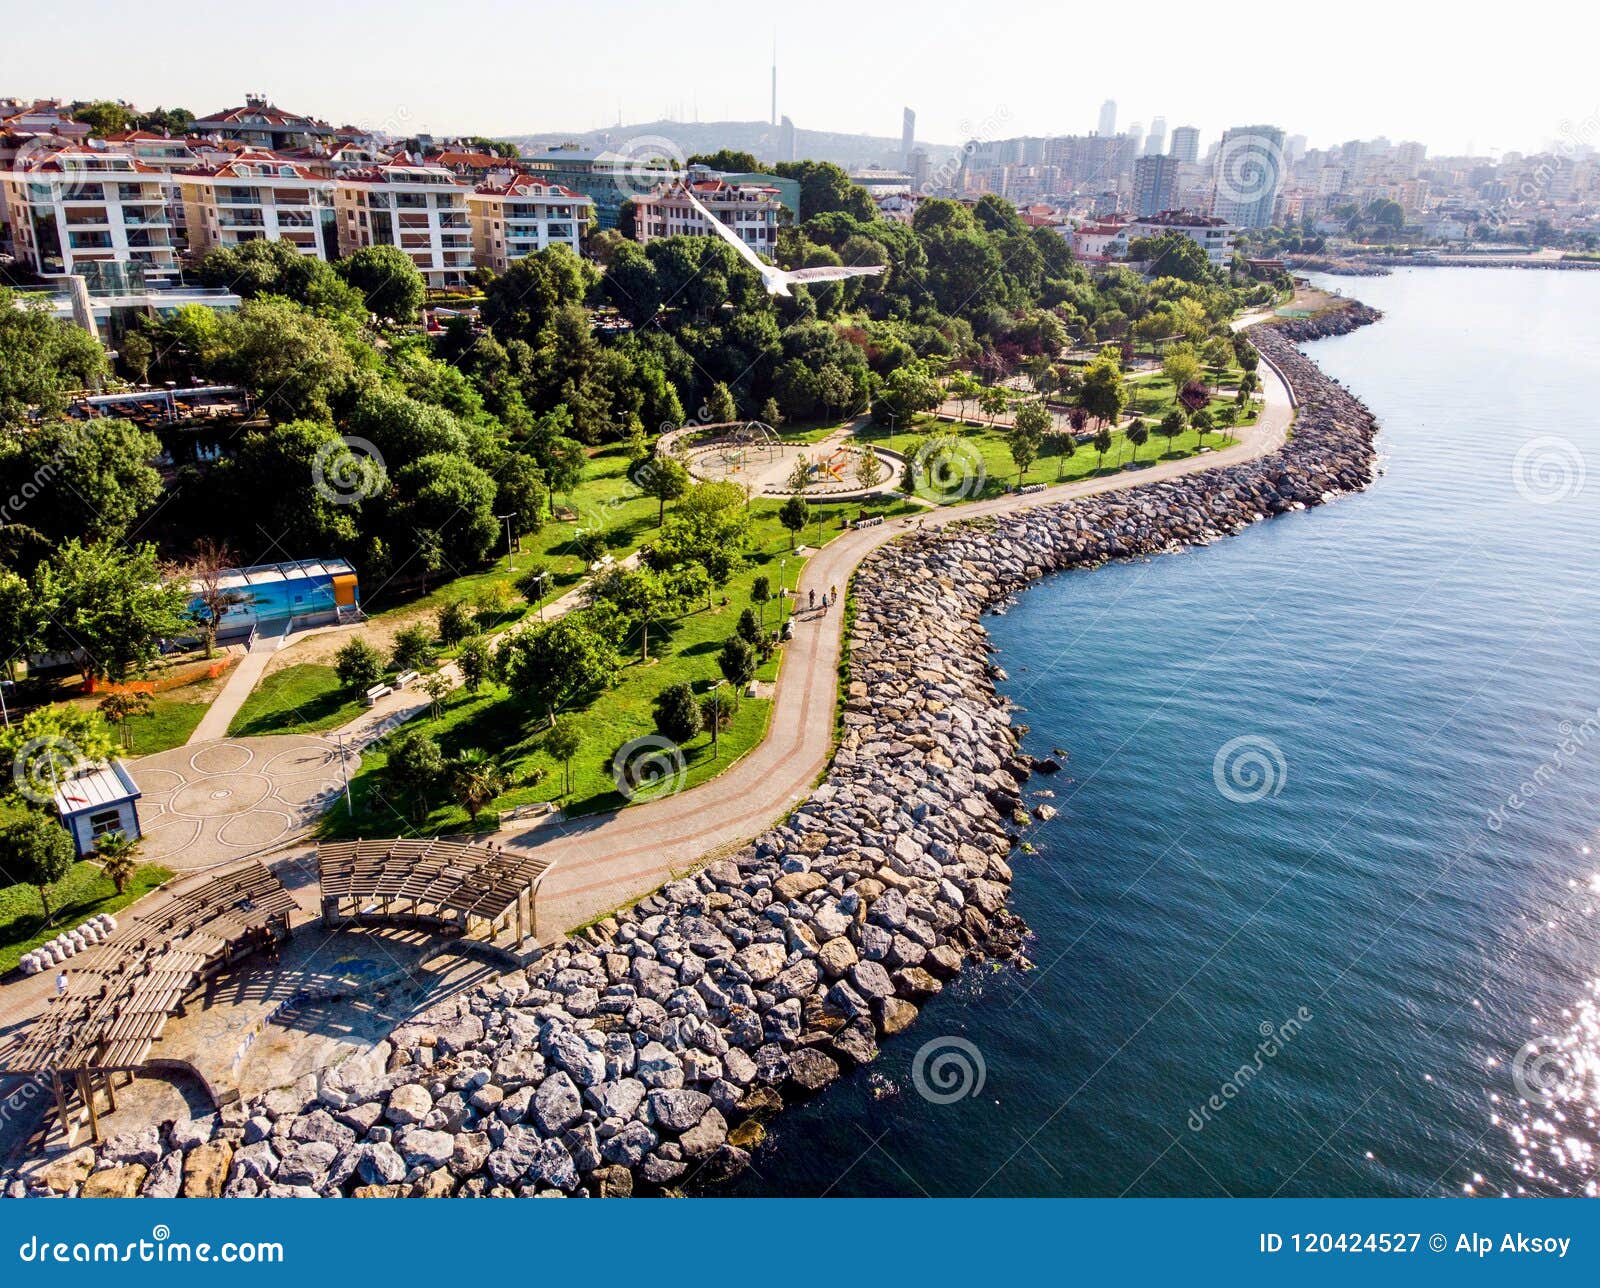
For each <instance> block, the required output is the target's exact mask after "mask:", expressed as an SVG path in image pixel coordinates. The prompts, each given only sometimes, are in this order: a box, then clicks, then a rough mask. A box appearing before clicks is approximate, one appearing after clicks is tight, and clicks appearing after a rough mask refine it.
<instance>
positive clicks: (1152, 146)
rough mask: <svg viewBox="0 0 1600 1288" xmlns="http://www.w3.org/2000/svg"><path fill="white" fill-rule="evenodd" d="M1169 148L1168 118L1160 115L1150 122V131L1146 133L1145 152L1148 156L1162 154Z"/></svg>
mask: <svg viewBox="0 0 1600 1288" xmlns="http://www.w3.org/2000/svg"><path fill="white" fill-rule="evenodd" d="M1166 148H1167V118H1166V117H1164V116H1158V117H1156V119H1155V120H1153V121H1151V122H1150V133H1149V134H1147V135H1145V139H1144V154H1145V155H1146V156H1147V157H1157V156H1160V155H1161V154H1162V153H1163V152H1165V151H1166Z"/></svg>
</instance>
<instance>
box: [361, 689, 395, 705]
mask: <svg viewBox="0 0 1600 1288" xmlns="http://www.w3.org/2000/svg"><path fill="white" fill-rule="evenodd" d="M393 692H394V690H393V689H391V688H390V687H389V686H388V685H387V684H374V685H373V686H372V687H371V688H370V689H368V690H367V694H366V697H365V698H363V699H362V700H363V701H364V702H365V703H366V704H367V706H369V707H375V706H377V705H378V699H379V698H386V697H388V696H389V695H390V694H391V693H393Z"/></svg>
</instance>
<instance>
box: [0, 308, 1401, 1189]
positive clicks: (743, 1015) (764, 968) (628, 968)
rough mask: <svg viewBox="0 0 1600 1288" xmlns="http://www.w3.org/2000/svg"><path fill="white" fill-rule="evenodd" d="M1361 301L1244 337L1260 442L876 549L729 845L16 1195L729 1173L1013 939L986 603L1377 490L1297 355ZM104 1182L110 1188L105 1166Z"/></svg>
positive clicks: (1356, 423)
mask: <svg viewBox="0 0 1600 1288" xmlns="http://www.w3.org/2000/svg"><path fill="white" fill-rule="evenodd" d="M1377 317H1378V314H1377V313H1376V311H1375V310H1371V309H1368V308H1367V307H1366V306H1364V305H1360V304H1355V303H1352V304H1351V305H1349V306H1348V307H1346V308H1342V309H1338V310H1334V311H1330V312H1327V313H1323V314H1318V315H1315V316H1313V317H1310V318H1304V319H1287V320H1280V321H1277V322H1269V323H1265V324H1262V325H1260V326H1257V327H1256V328H1254V330H1253V334H1252V339H1254V340H1255V341H1256V344H1257V347H1258V349H1260V351H1261V353H1262V356H1263V358H1264V359H1265V360H1266V361H1268V362H1270V363H1271V364H1272V365H1273V366H1274V368H1275V369H1276V370H1278V371H1279V372H1280V373H1282V375H1283V377H1284V379H1285V383H1286V384H1287V385H1288V387H1289V389H1290V391H1291V394H1292V396H1293V398H1294V400H1295V402H1296V404H1297V406H1298V409H1299V414H1298V418H1297V420H1296V422H1295V425H1294V429H1293V434H1292V436H1291V437H1290V438H1289V440H1288V441H1287V442H1286V443H1285V444H1283V445H1282V446H1280V447H1278V448H1276V449H1275V450H1273V451H1270V452H1267V453H1265V454H1264V455H1261V456H1259V457H1256V458H1254V459H1250V460H1246V461H1242V462H1239V463H1237V464H1231V465H1219V466H1215V467H1213V468H1211V469H1207V470H1203V471H1195V472H1192V473H1188V474H1183V475H1179V476H1176V477H1173V478H1169V479H1164V480H1161V481H1158V482H1147V483H1143V484H1140V483H1138V482H1137V481H1136V480H1134V481H1131V483H1132V485H1131V486H1129V487H1127V488H1124V489H1119V490H1115V491H1105V492H1099V493H1095V494H1092V495H1089V496H1085V497H1081V498H1078V499H1074V500H1068V501H1058V502H1053V503H1048V504H1042V505H1038V506H1035V507H1032V508H1028V509H1025V510H1022V511H1019V512H1016V513H1013V514H1009V515H1000V516H978V517H973V518H966V519H956V520H953V521H952V522H950V523H949V524H948V525H946V526H944V527H941V528H936V529H929V530H925V531H915V532H912V533H909V534H907V535H905V536H904V537H902V539H900V540H897V541H894V542H891V543H889V544H886V545H883V546H881V547H879V548H878V549H876V550H875V551H873V552H872V553H871V554H869V555H868V556H867V557H866V559H865V560H864V561H863V562H862V564H861V565H860V567H859V568H858V569H857V570H856V573H855V577H854V581H853V594H854V599H855V606H856V611H855V623H854V631H853V633H852V637H851V639H850V640H849V641H848V653H847V657H848V672H847V681H846V691H845V696H844V702H843V707H842V710H841V712H840V720H841V727H842V733H841V735H840V738H839V741H838V745H837V748H836V751H835V755H834V757H833V759H832V761H831V763H830V765H829V768H828V771H827V774H826V776H825V778H824V780H823V781H822V783H821V785H820V786H819V787H817V788H816V789H815V790H814V791H813V792H812V793H811V794H810V796H809V797H807V798H806V799H805V800H804V801H803V802H802V803H800V804H799V805H798V806H797V808H796V809H795V811H794V812H793V813H792V814H791V815H790V816H788V817H787V818H786V819H785V820H784V821H783V822H781V823H780V824H779V825H777V826H775V827H772V828H770V829H768V830H766V831H765V832H763V833H762V835H761V836H760V837H758V838H757V840H756V841H754V842H753V843H751V844H750V845H748V846H745V847H743V848H741V849H740V850H739V851H738V852H737V853H736V854H735V855H734V856H733V857H731V858H727V859H722V860H719V861H717V862H713V863H711V864H709V865H708V866H706V867H705V868H703V869H700V870H698V871H696V872H695V873H694V874H693V875H691V876H688V877H684V878H680V879H677V880H674V881H670V882H668V883H667V884H666V885H664V886H662V887H661V888H660V889H659V890H657V891H656V892H654V893H652V894H650V895H647V896H646V897H645V898H644V899H642V900H641V901H640V902H639V903H637V904H635V905H633V906H632V907H630V908H628V909H625V910H624V911H622V912H620V913H618V914H616V915H614V916H612V917H607V918H605V919H603V920H602V921H600V922H599V923H597V924H596V925H595V926H593V927H590V928H589V929H588V930H587V931H585V932H583V933H582V934H579V935H576V936H573V937H572V938H570V939H568V940H567V941H566V942H564V943H562V944H559V945H556V946H554V947H553V948H551V949H550V950H548V951H547V952H546V953H545V954H544V955H543V956H542V957H541V958H540V960H538V961H537V962H536V963H534V964H533V965H531V966H529V967H527V968H526V969H525V970H523V971H519V972H513V973H511V974H508V975H505V976H502V977H501V978H500V979H499V980H497V981H494V982H492V983H490V984H487V985H483V986H480V987H478V988H474V989H471V990H468V991H467V992H464V993H462V994H459V995H457V996H455V997H453V998H451V999H449V1000H448V1001H446V1002H444V1003H442V1004H441V1005H440V1006H438V1007H436V1008H434V1009H433V1010H431V1011H430V1012H427V1013H426V1014H425V1015H424V1016H420V1017H417V1018H416V1019H413V1020H412V1021H410V1022H408V1023H407V1024H405V1025H403V1026H401V1027H400V1028H399V1029H397V1030H396V1031H395V1032H394V1033H393V1034H391V1035H390V1037H389V1038H388V1039H386V1040H385V1041H383V1042H380V1043H379V1044H377V1046H376V1047H374V1048H373V1050H372V1051H370V1052H368V1053H365V1054H363V1055H362V1056H358V1057H355V1058H353V1059H351V1060H349V1061H346V1062H345V1063H344V1064H341V1065H338V1066H336V1067H334V1068H332V1069H329V1070H325V1071H324V1073H323V1074H322V1075H321V1076H320V1077H318V1076H309V1077H308V1078H307V1079H303V1080H302V1082H301V1083H300V1084H296V1086H295V1087H294V1088H292V1089H290V1090H287V1091H286V1090H279V1091H274V1092H270V1093H267V1095H265V1096H262V1097H259V1098H257V1099H255V1100H252V1101H250V1102H248V1103H246V1104H236V1105H232V1106H228V1107H226V1108H225V1109H223V1110H222V1111H221V1112H220V1113H218V1114H217V1115H215V1116H214V1117H210V1118H206V1119H201V1120H198V1121H196V1122H195V1123H191V1124H187V1125H186V1127H185V1129H184V1130H183V1131H182V1133H181V1135H180V1133H175V1132H170V1131H169V1132H163V1131H162V1130H161V1129H160V1128H157V1127H154V1126H151V1127H147V1128H145V1129H143V1130H139V1131H131V1132H126V1133H123V1134H122V1135H120V1136H117V1137H113V1138H112V1139H111V1140H109V1141H107V1142H106V1143H105V1144H104V1145H102V1146H101V1147H99V1148H98V1149H96V1148H94V1147H90V1146H85V1147H82V1148H80V1149H79V1150H76V1151H73V1152H72V1153H69V1154H67V1155H64V1156H60V1157H57V1158H51V1159H43V1160H31V1161H30V1162H29V1163H28V1164H25V1165H24V1166H23V1167H22V1168H20V1169H19V1170H18V1172H17V1173H15V1174H14V1176H13V1177H12V1178H11V1180H10V1183H9V1184H8V1185H7V1187H6V1193H7V1195H10V1196H22V1195H27V1194H43V1193H78V1192H80V1191H81V1188H82V1186H83V1184H84V1182H85V1181H91V1190H92V1191H93V1190H98V1191H101V1192H107V1191H109V1192H119V1193H126V1194H136V1193H143V1194H147V1195H152V1196H161V1197H170V1196H174V1195H177V1194H178V1193H180V1192H182V1193H184V1194H186V1195H190V1196H197V1197H199V1196H204V1197H210V1196H216V1195H236V1196H247V1195H259V1194H270V1195H305V1196H311V1195H316V1194H333V1193H341V1194H344V1193H349V1194H357V1195H368V1196H373V1197H378V1196H385V1197H387V1196H400V1195H405V1194H430V1195H448V1194H459V1195H475V1194H476V1195H490V1194H539V1193H548V1192H560V1193H588V1194H598V1195H621V1194H631V1193H633V1192H635V1190H648V1191H651V1192H663V1191H665V1192H674V1191H677V1190H681V1189H683V1188H686V1187H691V1186H692V1187H694V1188H704V1187H712V1186H715V1185H716V1184H717V1183H719V1182H720V1181H722V1180H724V1179H727V1178H729V1177H731V1176H733V1175H735V1174H737V1173H738V1172H739V1171H740V1170H742V1169H743V1168H744V1167H745V1166H747V1165H748V1163H749V1161H750V1154H749V1151H750V1150H751V1149H752V1148H754V1147H755V1146H756V1145H757V1144H759V1142H760V1140H761V1137H762V1134H763V1131H762V1128H761V1127H760V1123H761V1121H762V1120H763V1119H764V1118H766V1117H768V1116H770V1115H771V1114H773V1113H775V1112H777V1111H778V1110H779V1109H781V1107H782V1106H783V1104H784V1103H785V1100H786V1098H788V1099H794V1098H799V1097H804V1096H809V1095H813V1094H816V1093H817V1092H819V1091H821V1090H822V1089H823V1088H824V1087H826V1086H827V1085H828V1084H829V1083H831V1082H832V1081H834V1080H835V1079H836V1078H838V1077H839V1076H840V1075H841V1074H842V1073H843V1072H845V1071H846V1070H847V1069H849V1068H851V1067H853V1066H855V1065H859V1064H864V1063H868V1062H870V1061H871V1060H872V1059H873V1058H875V1056H876V1055H877V1051H878V1045H877V1044H878V1041H879V1039H880V1038H882V1037H887V1036H891V1035H893V1034H897V1033H900V1032H902V1031H903V1030H905V1029H906V1028H907V1026H908V1025H909V1024H910V1023H911V1022H912V1021H913V1020H914V1018H915V1017H916V1014H917V1011H918V1008H919V1006H920V1004H921V1003H922V1002H924V1001H925V1000H926V999H927V998H928V997H930V996H932V995H934V994H936V993H937V992H939V991H940V990H941V989H942V988H943V981H944V980H945V979H948V978H951V977H952V976H954V975H955V974H956V973H957V972H959V970H960V969H961V968H962V966H963V964H964V961H965V959H966V958H968V957H973V958H981V957H990V958H1000V959H1008V958H1016V957H1020V955H1021V952H1022V948H1023V945H1024V942H1025V935H1026V927H1025V926H1024V925H1023V924H1022V922H1021V921H1020V919H1018V918H1016V917H1015V916H1014V915H1013V914H1012V913H1010V912H1009V910H1008V909H1007V908H1006V899H1007V896H1008V894H1009V888H1010V883H1011V868H1010V865H1009V858H1008V856H1011V855H1012V850H1013V846H1014V843H1015V840H1016V837H1015V836H1014V834H1013V832H1012V830H1011V825H1012V824H1013V823H1014V822H1015V821H1016V815H1017V812H1018V811H1019V810H1020V809H1021V806H1022V797H1021V788H1022V785H1023V784H1024V783H1025V782H1026V781H1027V780H1028V778H1029V777H1030V775H1031V774H1032V773H1033V772H1034V771H1035V769H1036V768H1041V767H1042V768H1044V769H1046V770H1048V766H1047V765H1044V766H1036V765H1035V763H1034V762H1033V761H1032V760H1030V759H1029V758H1028V757H1027V756H1026V755H1024V754H1023V753H1021V752H1020V749H1019V745H1018V739H1017V737H1016V735H1015V733H1014V731H1013V730H1012V728H1011V724H1010V714H1009V709H1008V707H1007V705H1006V703H1005V702H1004V700H1003V699H1002V698H1001V697H1000V696H999V695H998V693H997V692H996V690H995V687H994V680H995V678H996V673H995V671H994V669H993V667H992V664H991V663H990V661H989V654H990V652H991V648H992V646H991V644H990V642H989V639H988V635H987V632H986V631H984V629H983V627H982V624H981V621H980V618H981V614H982V613H983V611H984V610H985V609H986V608H987V607H988V606H990V605H992V604H993V603H994V602H995V601H997V600H1000V599H1004V598H1006V597H1007V596H1009V595H1011V594H1014V593H1015V592H1016V591H1017V590H1019V589H1021V588H1022V587H1023V586H1025V585H1026V584H1028V583H1029V582H1031V581H1034V580H1037V579H1038V578H1039V577H1042V576H1044V575H1045V574H1046V573H1048V572H1055V571H1062V570H1065V569H1068V568H1080V567H1093V566H1097V565H1098V564H1101V563H1104V562H1107V561H1108V560H1110V559H1115V558H1134V557H1141V556H1145V555H1150V554H1156V553H1161V552H1164V551H1169V550H1172V549H1175V548H1177V547H1180V546H1185V545H1191V544H1199V543H1208V542H1210V541H1213V540H1216V539H1218V538H1220V537H1222V536H1226V535H1231V534H1233V533H1235V532H1238V531H1240V530H1242V529H1243V528H1244V527H1246V526H1248V525H1249V524H1251V523H1254V522H1256V521H1258V520H1260V519H1263V518H1266V517H1268V516H1269V515H1272V514H1279V513H1285V512H1288V511H1290V510H1295V509H1303V508H1307V507H1308V506H1311V505H1316V504H1321V503H1323V502H1325V501H1328V500H1331V499H1334V498H1335V497H1336V496H1338V495H1341V494H1342V493H1344V492H1348V491H1355V490H1359V489H1360V488H1363V487H1365V486H1367V484H1368V483H1370V481H1371V479H1372V476H1373V465H1374V461H1375V453H1374V450H1373V446H1372V439H1373V436H1374V435H1375V433H1376V428H1377V426H1376V421H1375V419H1374V418H1373V417H1372V415H1371V414H1370V412H1368V411H1367V410H1366V408H1365V407H1363V406H1362V405H1361V403H1360V402H1359V401H1358V400H1357V399H1355V398H1354V397H1353V396H1352V395H1350V394H1349V393H1347V392H1346V391H1345V390H1343V389H1342V388H1341V387H1339V386H1338V385H1337V384H1336V383H1335V382H1334V381H1332V380H1331V379H1330V378H1329V377H1327V376H1325V375H1323V374H1322V372H1321V371H1320V369H1318V368H1317V367H1316V365H1315V364H1314V363H1313V362H1311V360H1310V359H1309V358H1307V357H1305V355H1303V354H1301V353H1300V352H1299V350H1298V348H1297V347H1296V346H1297V345H1298V344H1299V343H1300V342H1302V341H1305V340H1310V339H1316V338H1322V337H1324V336H1329V335H1336V334H1344V333H1345V332H1348V331H1350V330H1354V329H1356V328H1358V327H1360V326H1364V325H1367V324H1368V323H1370V322H1372V321H1375V320H1376V319H1377ZM91 1178H92V1180H91Z"/></svg>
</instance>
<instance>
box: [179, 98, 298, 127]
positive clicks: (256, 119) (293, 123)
mask: <svg viewBox="0 0 1600 1288" xmlns="http://www.w3.org/2000/svg"><path fill="white" fill-rule="evenodd" d="M194 124H195V127H196V128H203V127H205V126H213V125H242V126H247V127H248V126H250V125H257V124H266V125H277V126H282V127H286V128H294V127H298V128H301V129H314V130H326V129H328V128H329V126H328V123H327V122H326V121H318V120H315V119H314V118H312V117H309V116H301V115H300V113H298V112H285V111H284V110H283V109H282V108H281V107H278V106H276V105H275V104H273V103H246V104H245V105H244V106H242V107H229V108H224V109H223V110H222V111H220V112H213V113H212V114H211V115H210V116H202V117H201V118H200V119H199V120H197V121H196V122H195V123H194Z"/></svg>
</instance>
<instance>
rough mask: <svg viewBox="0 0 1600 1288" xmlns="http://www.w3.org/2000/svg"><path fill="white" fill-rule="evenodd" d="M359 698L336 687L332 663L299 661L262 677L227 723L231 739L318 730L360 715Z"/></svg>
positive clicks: (336, 680) (336, 679)
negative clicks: (328, 664)
mask: <svg viewBox="0 0 1600 1288" xmlns="http://www.w3.org/2000/svg"><path fill="white" fill-rule="evenodd" d="M361 711H362V706H361V702H360V700H359V699H352V698H350V697H349V696H348V695H347V694H346V693H345V691H344V690H343V689H341V688H340V687H339V677H338V676H337V675H336V674H335V673H334V669H333V668H332V667H331V666H322V665H319V664H317V663H313V662H302V663H300V664H299V665H298V666H286V667H284V668H283V670H281V671H274V672H272V674H270V675H267V676H264V677H263V678H262V680H261V683H260V684H258V685H256V687H255V691H254V692H252V693H251V694H250V696H249V697H248V698H246V699H245V700H244V706H242V707H240V708H239V714H238V715H236V716H234V718H233V722H232V723H231V724H230V725H229V726H228V736H229V737H230V738H236V737H242V736H260V735H262V734H269V733H319V732H321V731H322V730H324V729H336V728H338V727H339V726H340V725H342V724H348V723H349V722H350V721H352V720H354V719H355V718H356V717H357V716H358V715H360V714H361Z"/></svg>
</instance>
